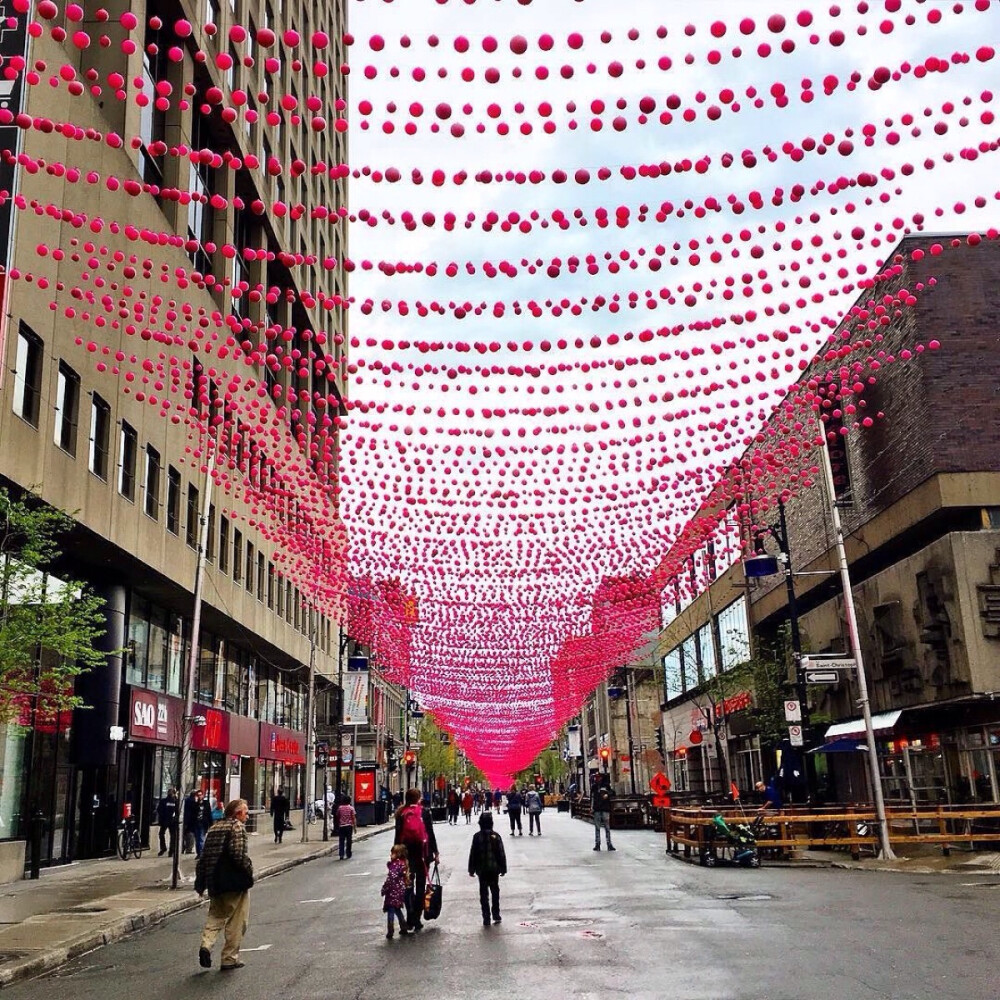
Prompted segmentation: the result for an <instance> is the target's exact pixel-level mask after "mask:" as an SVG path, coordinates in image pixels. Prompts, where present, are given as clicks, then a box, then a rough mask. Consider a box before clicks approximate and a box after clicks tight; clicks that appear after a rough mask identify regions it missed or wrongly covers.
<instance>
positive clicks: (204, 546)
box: [170, 445, 215, 889]
mask: <svg viewBox="0 0 1000 1000" xmlns="http://www.w3.org/2000/svg"><path fill="white" fill-rule="evenodd" d="M207 450H208V459H207V461H206V463H205V497H204V501H203V503H202V508H201V519H200V521H199V528H200V531H199V534H198V559H197V561H196V562H195V568H194V607H193V609H192V611H191V649H190V655H189V656H188V669H187V676H186V677H185V679H184V718H183V720H182V721H181V762H180V768H179V771H178V785H179V788H178V789H177V794H178V799H179V801H178V803H177V836H176V837H174V842H173V844H172V845H171V846H172V847H173V851H172V852H171V853H172V855H173V856H172V858H171V860H172V862H173V865H172V870H171V874H170V888H171V889H176V888H177V887H178V886H179V885H180V881H181V843H182V842H183V839H184V799H185V795H184V789H185V782H186V780H187V774H188V769H189V767H190V764H191V736H192V732H191V727H192V726H193V725H195V724H196V721H197V722H200V724H201V725H204V724H205V719H204V717H202V716H198V717H197V720H196V717H195V716H194V715H193V712H194V686H195V677H196V676H197V671H198V649H199V644H200V641H201V595H202V591H203V589H204V584H205V557H206V554H207V552H208V512H209V509H210V506H211V503H212V472H213V471H214V469H215V450H214V448H213V447H212V446H211V445H208V446H207Z"/></svg>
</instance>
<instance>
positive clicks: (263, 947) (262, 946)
mask: <svg viewBox="0 0 1000 1000" xmlns="http://www.w3.org/2000/svg"><path fill="white" fill-rule="evenodd" d="M270 947H271V945H269V944H259V945H257V947H256V948H240V951H267V950H268V948H270Z"/></svg>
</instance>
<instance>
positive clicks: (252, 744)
mask: <svg viewBox="0 0 1000 1000" xmlns="http://www.w3.org/2000/svg"><path fill="white" fill-rule="evenodd" d="M259 739H260V724H259V723H258V722H257V720H256V719H248V718H246V717H245V716H242V715H230V716H229V752H230V753H231V754H236V755H238V756H240V757H256V756H257V746H258V741H259Z"/></svg>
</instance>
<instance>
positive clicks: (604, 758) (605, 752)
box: [598, 747, 611, 769]
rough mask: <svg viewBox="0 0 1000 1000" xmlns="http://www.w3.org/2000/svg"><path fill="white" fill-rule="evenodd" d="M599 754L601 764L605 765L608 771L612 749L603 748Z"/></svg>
mask: <svg viewBox="0 0 1000 1000" xmlns="http://www.w3.org/2000/svg"><path fill="white" fill-rule="evenodd" d="M598 753H599V754H600V755H601V763H602V764H603V765H604V767H605V769H606V768H607V766H608V761H609V760H611V747H601V749H600V750H599V751H598Z"/></svg>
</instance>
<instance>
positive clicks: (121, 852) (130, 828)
mask: <svg viewBox="0 0 1000 1000" xmlns="http://www.w3.org/2000/svg"><path fill="white" fill-rule="evenodd" d="M145 849H146V848H145V847H144V846H143V843H142V838H141V836H140V835H139V828H138V827H137V826H136V824H135V821H134V820H131V819H123V820H122V822H121V826H119V828H118V856H119V857H120V858H121V859H122V861H128V856H129V854H132V855H133V857H135V858H136V859H138V858H141V857H142V852H143V851H144V850H145Z"/></svg>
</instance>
